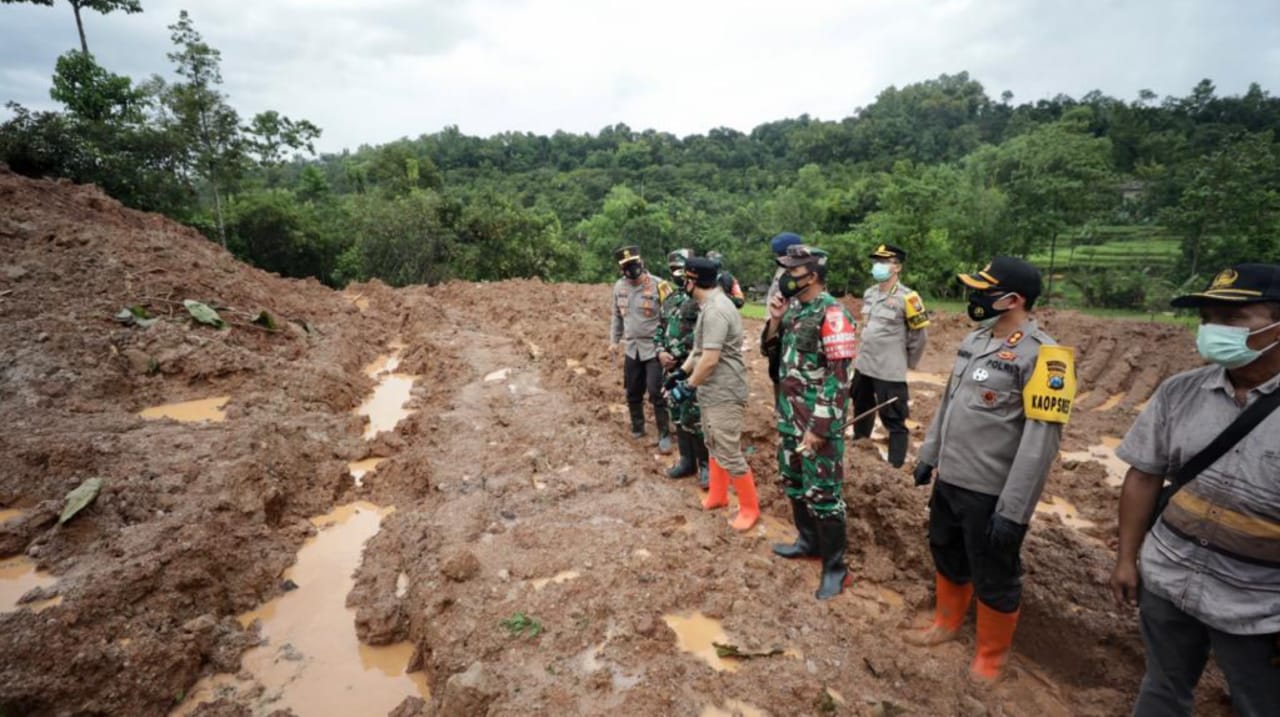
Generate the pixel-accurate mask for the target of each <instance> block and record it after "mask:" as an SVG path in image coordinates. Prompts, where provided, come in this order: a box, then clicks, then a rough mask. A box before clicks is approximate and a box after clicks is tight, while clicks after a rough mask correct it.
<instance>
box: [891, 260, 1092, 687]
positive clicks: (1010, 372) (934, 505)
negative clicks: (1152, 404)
mask: <svg viewBox="0 0 1280 717" xmlns="http://www.w3.org/2000/svg"><path fill="white" fill-rule="evenodd" d="M959 278H960V281H961V282H962V283H963V284H964V285H965V286H967V287H969V290H970V293H969V307H968V313H969V318H971V319H972V320H974V321H975V322H977V323H978V326H979V328H978V329H977V330H976V331H974V332H972V333H970V334H969V335H968V336H967V337H965V339H964V341H963V342H961V344H960V348H959V350H958V351H957V355H956V361H955V366H954V368H953V369H952V371H951V379H950V380H949V381H948V382H947V387H946V388H945V389H944V391H943V396H942V403H941V405H939V406H938V410H937V412H936V413H935V414H934V416H933V422H932V423H930V424H929V431H928V434H927V435H926V436H925V441H924V445H922V446H921V447H920V456H919V463H918V465H917V466H916V469H915V481H916V484H917V485H927V484H928V483H929V481H930V480H931V479H932V478H933V474H934V473H935V469H936V473H937V478H938V481H937V484H936V485H935V486H934V490H933V495H932V496H931V497H930V500H929V549H930V551H931V552H932V554H933V562H934V566H935V568H936V570H937V573H936V576H935V585H936V591H937V594H936V599H937V607H936V609H935V611H934V620H933V624H932V625H931V626H929V627H928V628H926V629H925V630H924V631H922V632H912V633H910V634H908V635H907V641H908V642H911V643H914V644H920V645H936V644H938V643H941V642H945V641H947V640H952V639H955V637H956V634H957V632H958V631H959V629H960V625H961V624H962V623H963V622H964V619H965V615H966V614H967V613H968V611H969V603H970V601H971V600H972V598H973V596H974V594H975V593H976V594H977V597H978V608H977V617H978V619H977V623H978V630H977V633H978V635H977V637H978V639H977V650H976V654H975V656H974V659H973V663H972V665H971V666H970V668H969V672H970V675H971V676H972V679H973V680H974V681H975V682H979V683H990V682H993V681H995V680H996V679H997V678H998V677H999V675H1000V672H1001V670H1002V668H1003V667H1004V664H1005V661H1006V659H1007V658H1008V655H1009V649H1010V647H1011V646H1012V644H1013V633H1014V629H1015V628H1016V626H1017V624H1018V612H1019V607H1020V605H1021V601H1022V560H1021V557H1020V553H1021V549H1022V540H1023V538H1024V537H1025V536H1026V532H1027V524H1028V523H1029V522H1030V521H1031V516H1032V515H1033V514H1034V513H1035V510H1036V503H1037V502H1038V501H1039V500H1040V493H1041V491H1042V490H1043V489H1044V483H1045V479H1046V478H1047V477H1048V475H1049V469H1050V468H1051V467H1052V466H1053V461H1054V459H1056V458H1057V455H1058V443H1059V441H1060V439H1061V437H1062V429H1063V426H1065V425H1066V423H1067V419H1068V418H1069V417H1070V414H1071V403H1072V400H1073V399H1074V397H1075V385H1076V378H1075V368H1074V359H1073V355H1072V352H1071V349H1069V348H1066V347H1063V346H1057V345H1055V342H1054V340H1053V339H1052V338H1051V337H1050V336H1049V335H1048V334H1046V333H1045V332H1043V331H1041V330H1040V328H1039V327H1038V326H1037V325H1036V322H1035V319H1033V318H1031V314H1030V312H1031V308H1032V307H1033V306H1034V305H1035V301H1036V298H1037V297H1039V295H1040V287H1041V279H1040V271H1039V270H1038V269H1036V268H1035V267H1034V266H1032V265H1031V264H1028V263H1027V262H1025V261H1023V260H1022V259H1017V258H1013V257H1005V256H1001V257H996V258H995V259H994V260H993V261H992V262H991V263H990V264H988V265H987V266H986V268H984V269H983V270H982V271H979V272H977V273H976V274H961V275H960V277H959Z"/></svg>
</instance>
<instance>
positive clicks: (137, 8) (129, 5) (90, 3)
mask: <svg viewBox="0 0 1280 717" xmlns="http://www.w3.org/2000/svg"><path fill="white" fill-rule="evenodd" d="M67 2H68V3H70V4H71V11H72V12H74V13H75V15H76V31H77V32H79V33H80V51H81V52H83V53H84V54H86V55H87V54H89V43H88V41H86V40H85V37H84V20H83V19H81V17H80V11H81V10H82V9H83V10H96V11H97V12H100V13H102V14H103V15H106V14H107V13H109V12H114V11H116V10H121V11H124V12H126V13H128V14H130V15H132V14H133V13H135V12H142V2H141V1H140V0H67ZM0 3H3V4H5V5H16V4H18V3H30V4H32V5H44V6H45V7H53V0H0Z"/></svg>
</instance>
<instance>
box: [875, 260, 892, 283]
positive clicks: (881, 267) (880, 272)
mask: <svg viewBox="0 0 1280 717" xmlns="http://www.w3.org/2000/svg"><path fill="white" fill-rule="evenodd" d="M891 276H893V269H891V268H890V267H889V265H888V264H886V263H884V262H883V261H877V262H876V263H874V264H872V265H871V278H873V279H875V280H876V281H878V282H881V283H883V282H886V281H888V280H889V277H891Z"/></svg>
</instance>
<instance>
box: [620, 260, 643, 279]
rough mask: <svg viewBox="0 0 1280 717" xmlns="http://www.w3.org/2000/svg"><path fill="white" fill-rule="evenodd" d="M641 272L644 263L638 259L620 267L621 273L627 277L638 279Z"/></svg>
mask: <svg viewBox="0 0 1280 717" xmlns="http://www.w3.org/2000/svg"><path fill="white" fill-rule="evenodd" d="M643 273H644V265H643V264H641V263H640V262H638V261H633V262H631V263H630V264H627V265H626V266H624V267H622V275H623V276H625V277H627V278H628V279H639V278H640V275H641V274H643Z"/></svg>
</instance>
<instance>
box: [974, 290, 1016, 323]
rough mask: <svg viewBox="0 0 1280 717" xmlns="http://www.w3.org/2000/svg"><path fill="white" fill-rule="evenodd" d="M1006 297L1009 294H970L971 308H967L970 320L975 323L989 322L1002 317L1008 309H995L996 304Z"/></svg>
mask: <svg viewBox="0 0 1280 717" xmlns="http://www.w3.org/2000/svg"><path fill="white" fill-rule="evenodd" d="M1006 296H1008V294H978V293H972V294H969V306H968V308H967V311H968V314H969V318H970V319H973V320H974V321H988V320H990V319H994V318H996V317H998V316H1000V314H1003V313H1004V312H1006V311H1008V309H997V308H995V303H996V302H997V301H1000V300H1001V299H1003V298H1004V297H1006Z"/></svg>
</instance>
